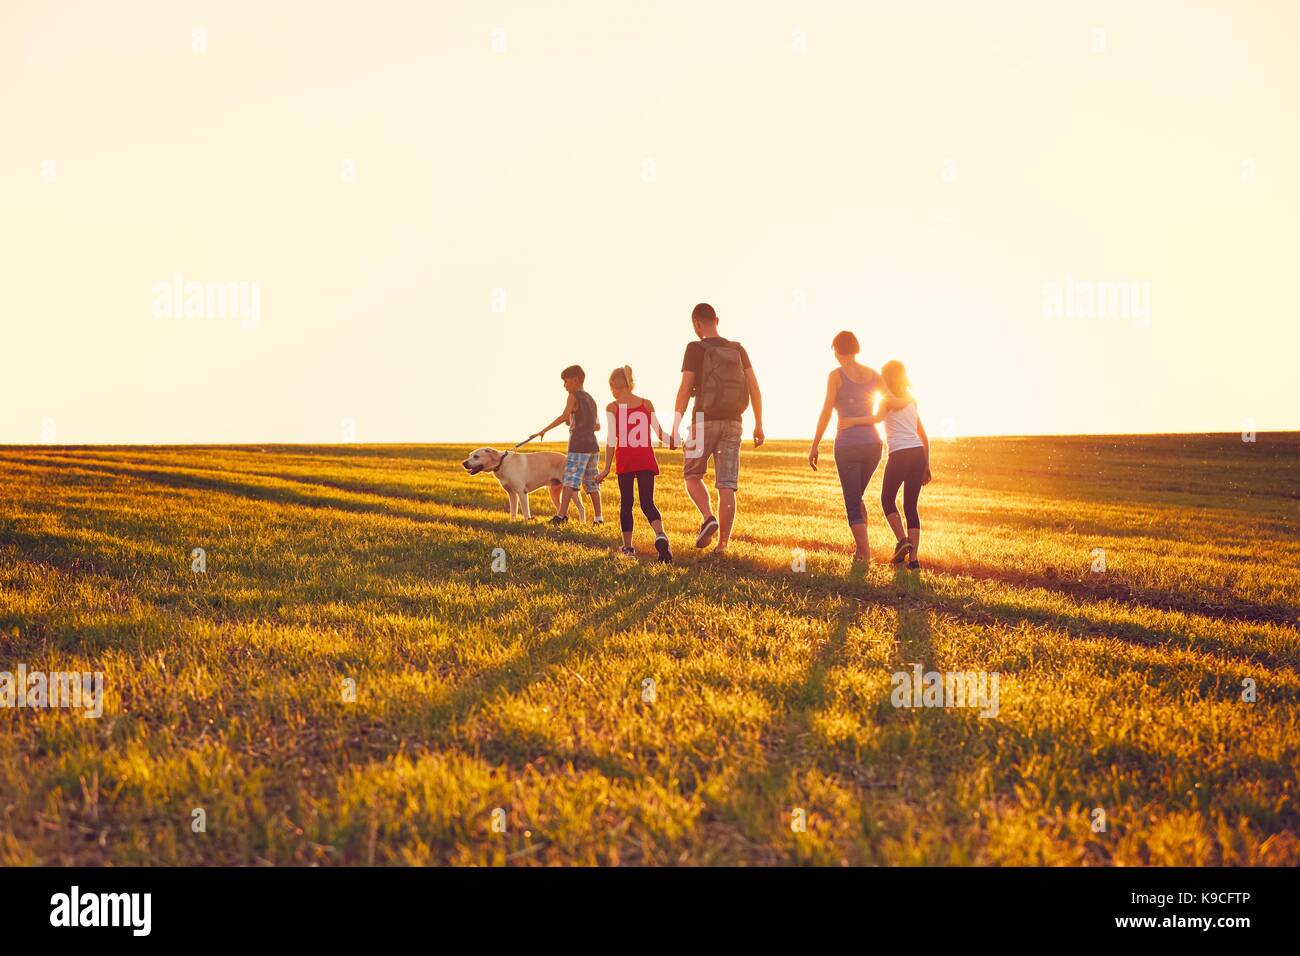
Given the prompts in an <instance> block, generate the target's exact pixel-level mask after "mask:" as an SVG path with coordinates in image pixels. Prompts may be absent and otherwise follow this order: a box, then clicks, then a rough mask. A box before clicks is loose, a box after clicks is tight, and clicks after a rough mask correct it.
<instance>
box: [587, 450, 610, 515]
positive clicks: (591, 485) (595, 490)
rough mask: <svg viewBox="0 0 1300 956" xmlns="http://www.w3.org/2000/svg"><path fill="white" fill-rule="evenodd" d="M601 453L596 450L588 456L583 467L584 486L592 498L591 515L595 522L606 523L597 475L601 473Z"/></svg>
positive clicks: (588, 495)
mask: <svg viewBox="0 0 1300 956" xmlns="http://www.w3.org/2000/svg"><path fill="white" fill-rule="evenodd" d="M599 458H600V453H599V452H596V453H594V454H592V455H590V456H588V458H587V462H586V464H585V465H583V468H582V487H583V488H584V489H585V490H586V492H587V497H588V498H590V499H591V508H592V511H593V512H594V514H593V515H592V516H591V520H592V523H593V524H604V522H605V516H604V514H602V513H601V510H600V482H599V481H597V480H596V476H597V475H599V474H600V468H599V467H598V460H599Z"/></svg>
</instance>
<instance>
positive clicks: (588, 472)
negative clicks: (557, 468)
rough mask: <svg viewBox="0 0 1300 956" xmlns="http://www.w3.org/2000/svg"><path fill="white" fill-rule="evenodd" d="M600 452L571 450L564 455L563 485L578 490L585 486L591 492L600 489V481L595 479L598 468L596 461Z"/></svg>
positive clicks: (593, 492)
mask: <svg viewBox="0 0 1300 956" xmlns="http://www.w3.org/2000/svg"><path fill="white" fill-rule="evenodd" d="M599 458H600V452H598V451H592V452H581V451H571V452H569V453H568V454H567V455H565V456H564V487H566V488H572V489H573V490H574V491H578V490H579V489H581V488H586V489H587V491H588V492H590V493H591V494H595V493H596V492H597V491H600V482H599V481H597V480H596V474H597V471H598V469H597V468H596V461H597V459H599Z"/></svg>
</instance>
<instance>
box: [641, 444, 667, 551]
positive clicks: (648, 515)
mask: <svg viewBox="0 0 1300 956" xmlns="http://www.w3.org/2000/svg"><path fill="white" fill-rule="evenodd" d="M636 485H637V491H638V493H639V497H640V500H641V511H642V513H643V514H644V515H645V519H646V521H648V522H650V527H652V528H654V529H655V551H656V552H657V553H658V554H659V560H660V561H662V562H664V563H665V564H671V563H672V560H673V549H672V546H671V545H669V543H668V535H666V534H664V522H663V517H662V516H661V515H660V514H659V509H658V508H656V507H655V473H654V472H653V471H650V470H649V469H648V468H647V469H646V470H645V471H639V472H637V475H636Z"/></svg>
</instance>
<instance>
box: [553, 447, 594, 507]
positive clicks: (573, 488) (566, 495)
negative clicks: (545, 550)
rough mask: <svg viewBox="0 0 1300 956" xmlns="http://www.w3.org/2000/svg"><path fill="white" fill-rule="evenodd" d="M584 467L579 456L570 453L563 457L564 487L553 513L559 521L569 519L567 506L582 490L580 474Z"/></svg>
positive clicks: (584, 463) (583, 462)
mask: <svg viewBox="0 0 1300 956" xmlns="http://www.w3.org/2000/svg"><path fill="white" fill-rule="evenodd" d="M585 467H586V462H585V461H584V460H583V458H582V456H581V455H578V454H574V453H570V454H569V455H566V456H565V459H564V479H563V482H562V484H563V486H564V487H563V488H561V489H560V506H559V507H558V508H557V509H556V511H555V517H556V518H558V519H559V520H561V521H567V520H568V519H569V505H571V504H572V503H573V499H574V497H575V496H576V495H577V494H578V493H579V492H580V491H581V490H582V472H583V469H584V468H585ZM552 520H554V519H552Z"/></svg>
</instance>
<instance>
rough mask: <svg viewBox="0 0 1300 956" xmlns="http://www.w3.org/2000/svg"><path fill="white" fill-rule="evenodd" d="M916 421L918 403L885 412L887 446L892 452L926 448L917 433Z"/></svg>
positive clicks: (910, 403)
mask: <svg viewBox="0 0 1300 956" xmlns="http://www.w3.org/2000/svg"><path fill="white" fill-rule="evenodd" d="M916 421H917V417H916V402H908V403H907V404H906V405H904V406H903V407H902V408H899V409H896V410H895V409H891V410H890V411H887V412H885V444H886V445H888V446H889V450H890V451H891V452H895V451H903V450H904V449H907V448H923V447H925V442H923V441H921V436H920V435H918V434H917V433H916Z"/></svg>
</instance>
